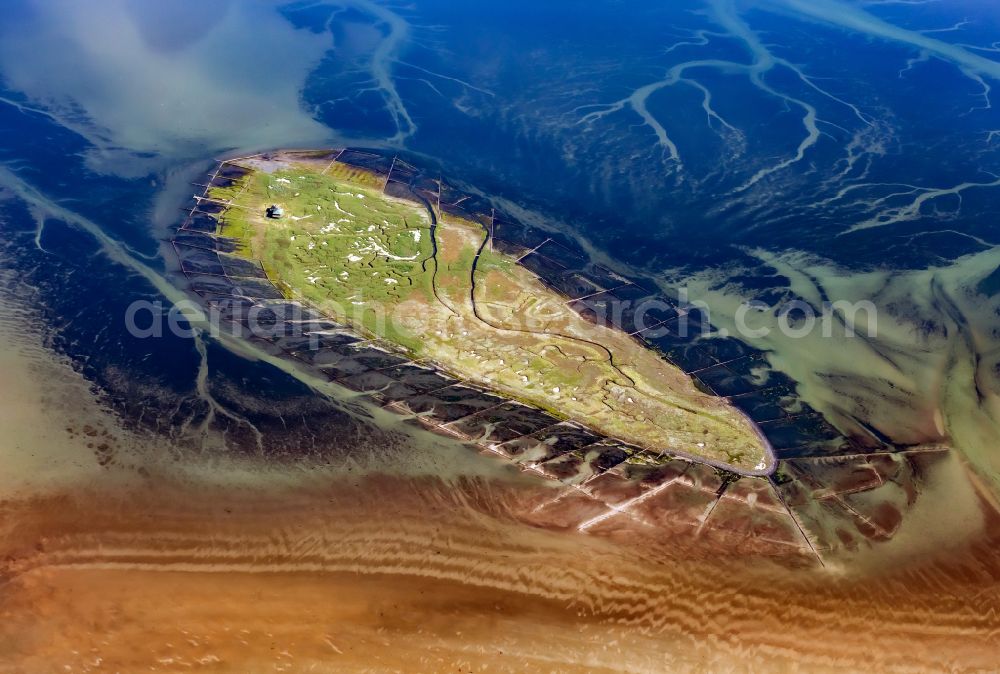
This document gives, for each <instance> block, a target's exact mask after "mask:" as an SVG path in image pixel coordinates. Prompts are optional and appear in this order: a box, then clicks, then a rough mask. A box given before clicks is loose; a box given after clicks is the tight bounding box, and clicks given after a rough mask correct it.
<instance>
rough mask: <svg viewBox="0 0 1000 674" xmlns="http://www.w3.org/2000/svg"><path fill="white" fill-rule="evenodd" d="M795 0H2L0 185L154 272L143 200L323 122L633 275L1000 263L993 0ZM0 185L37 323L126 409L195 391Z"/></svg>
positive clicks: (106, 278)
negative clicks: (83, 226)
mask: <svg viewBox="0 0 1000 674" xmlns="http://www.w3.org/2000/svg"><path fill="white" fill-rule="evenodd" d="M807 7H809V8H812V9H807V10H803V9H802V7H800V6H798V3H796V2H795V1H794V0H771V1H762V2H737V1H735V0H733V1H728V0H713V1H710V2H700V1H699V2H694V1H690V2H689V1H682V2H670V3H622V2H588V3H579V2H549V3H534V2H521V1H520V0H514V1H512V2H505V3H457V2H452V1H444V0H438V1H435V2H425V1H420V2H416V3H413V4H412V5H407V6H406V7H399V6H396V5H382V4H369V3H367V2H346V3H342V4H338V3H329V4H328V3H319V2H295V3H264V2H252V3H250V2H247V3H239V2H235V0H230V1H228V2H226V1H219V2H216V3H213V5H212V6H211V8H210V9H207V10H206V9H205V8H203V6H202V3H197V2H194V1H193V0H183V1H176V2H172V3H170V5H169V6H161V5H160V4H159V3H152V2H141V1H138V0H136V1H132V2H126V3H119V4H112V3H102V2H98V3H93V4H92V6H91V4H90V3H88V7H87V8H86V9H81V8H77V7H72V6H55V5H54V4H52V3H33V2H22V1H20V0H15V1H11V2H7V3H5V12H4V17H3V18H2V19H0V45H2V46H0V87H2V91H0V96H2V97H3V98H4V99H5V102H3V103H0V134H2V136H0V137H2V138H3V142H2V143H0V162H2V165H3V166H4V167H5V168H6V169H8V170H9V171H10V174H9V175H10V177H9V178H8V179H7V181H6V183H5V184H6V185H7V187H12V186H13V185H14V184H15V183H16V184H17V185H20V186H22V187H24V186H27V187H28V188H30V189H32V190H35V191H36V192H37V193H38V194H39V195H41V197H42V198H43V199H44V200H46V201H47V202H48V203H51V204H55V205H58V206H60V207H62V208H65V209H67V210H69V211H72V212H73V213H75V214H77V215H79V216H82V217H84V218H87V219H88V220H90V221H93V222H94V223H97V224H98V225H99V226H100V228H101V230H102V231H103V232H105V233H106V234H108V235H109V236H111V237H112V238H113V239H114V240H116V241H117V242H120V244H122V245H123V246H126V247H127V250H128V251H132V253H133V254H134V256H136V259H141V260H143V261H144V262H146V263H147V264H149V265H150V266H152V267H153V268H155V269H157V270H160V271H166V270H168V269H169V268H170V267H171V265H172V261H171V260H169V259H167V258H164V257H162V256H161V250H162V249H161V245H160V244H161V241H162V240H163V239H164V238H165V237H167V236H168V233H169V225H170V224H171V219H172V216H171V215H170V214H171V213H176V216H177V217H176V218H175V219H174V220H178V219H179V217H180V210H179V207H180V206H181V205H182V204H183V201H184V197H185V195H186V194H190V193H191V192H193V191H195V188H190V187H187V186H186V185H185V183H186V182H187V180H188V179H189V178H196V177H197V176H198V175H199V171H203V170H207V169H208V167H209V165H210V160H211V159H212V158H213V157H214V156H219V155H223V154H226V153H229V152H237V151H257V150H264V149H269V148H274V147H280V146H286V145H291V146H302V145H325V146H336V145H343V144H353V145H366V146H372V147H387V148H391V149H394V150H396V151H399V152H402V153H404V154H406V155H408V156H410V157H411V158H412V159H413V161H417V162H421V163H422V164H423V165H425V166H436V167H438V168H439V170H440V171H441V172H442V173H443V174H445V175H447V176H449V178H451V179H453V180H456V181H459V182H461V183H463V184H464V185H465V186H467V187H469V188H470V189H477V190H481V191H482V192H483V193H485V194H488V195H491V196H495V197H500V198H503V199H506V200H508V202H507V203H508V205H509V204H516V205H517V206H520V207H523V208H525V209H527V210H529V211H532V212H534V213H537V214H539V216H540V217H542V218H543V219H547V220H548V221H549V222H551V223H555V224H557V225H558V226H560V227H562V228H563V229H564V230H565V231H567V232H569V233H572V234H575V235H578V236H581V237H583V238H585V239H587V240H588V241H589V242H590V243H591V244H592V245H593V246H594V248H595V249H596V250H598V251H600V252H602V253H603V254H606V255H607V256H609V257H610V258H612V259H614V260H615V261H617V262H619V263H620V264H622V265H623V266H624V267H627V268H629V269H633V270H636V271H637V272H642V273H649V274H654V275H655V274H659V273H661V272H663V273H665V272H669V273H670V277H671V279H677V278H683V277H684V276H685V275H688V274H701V273H705V272H706V270H708V271H712V272H713V273H714V277H715V278H716V279H718V280H719V283H722V282H727V283H729V284H731V285H732V286H733V287H735V288H738V289H739V292H741V293H743V294H745V295H746V296H748V297H759V298H764V299H766V300H769V301H771V300H775V299H777V298H779V297H782V296H785V295H786V294H787V293H788V292H789V288H788V286H789V283H790V281H789V278H788V277H787V276H786V275H784V274H783V273H781V272H779V271H778V270H777V269H776V268H775V267H774V266H772V265H770V264H767V263H765V262H762V257H761V256H759V255H756V254H754V251H760V250H763V251H767V252H768V253H769V254H772V255H775V256H779V257H782V256H788V255H789V254H793V253H794V254H795V255H798V256H800V258H799V259H803V258H802V257H801V256H804V258H805V259H812V260H818V261H820V264H819V266H821V267H824V268H829V269H836V270H838V271H837V274H839V275H841V276H842V277H843V276H845V275H846V277H848V278H849V277H850V275H851V274H861V273H863V272H867V271H871V270H873V269H878V270H888V271H890V272H892V273H894V274H896V273H899V274H902V273H904V272H906V271H912V270H924V269H927V268H929V267H948V266H949V265H954V264H962V262H961V261H962V260H963V259H964V256H969V255H973V254H979V255H980V256H986V258H985V259H986V262H982V261H980V262H978V263H977V264H979V265H980V266H981V267H982V268H983V269H985V270H986V271H987V272H988V271H989V267H990V264H991V262H990V260H991V259H992V260H994V261H995V265H996V267H997V268H1000V257H998V255H997V252H996V248H995V246H996V244H997V243H998V241H1000V226H998V224H997V218H998V216H1000V199H998V198H997V197H998V194H1000V182H998V178H997V177H996V176H997V175H1000V112H998V110H997V109H995V108H994V107H993V101H992V100H991V98H990V95H991V94H992V93H993V92H992V90H991V89H992V88H995V86H996V84H997V82H998V80H1000V50H998V49H997V48H996V47H994V46H993V45H994V44H996V42H997V41H998V40H1000V7H998V6H996V5H993V4H991V3H986V2H981V1H970V2H949V3H927V4H884V5H881V4H875V3H873V4H870V5H865V4H862V3H854V2H846V1H845V2H837V1H834V0H817V2H815V3H809V4H808V6H807ZM966 21H967V23H963V22H966ZM644 87H647V88H650V89H651V93H650V94H649V96H648V97H645V98H643V97H637V92H642V91H643V88H644ZM630 97H631V98H630ZM644 116H645V117H644ZM813 117H815V119H813ZM813 125H815V130H816V132H817V134H818V135H817V136H816V137H815V138H814V139H813V138H812V137H811V133H812V131H811V127H812V126H813ZM994 132H995V133H994ZM800 151H801V158H797V153H799V152H800ZM995 182H997V183H998V186H990V185H989V184H990V183H995ZM166 188H169V189H168V192H166V194H167V196H166V197H164V196H163V195H164V189H166ZM16 192H17V190H16V189H15V190H13V191H12V192H11V193H9V194H8V199H6V200H5V202H4V208H5V210H4V213H3V216H2V218H0V238H2V255H0V264H2V265H3V267H5V268H9V269H11V270H14V271H15V272H17V273H18V274H20V275H21V277H22V279H23V280H24V282H25V283H27V284H30V285H32V286H34V287H36V288H37V300H36V301H35V306H36V308H37V310H38V326H36V327H40V328H41V329H42V331H43V332H44V334H46V335H47V338H48V340H49V342H50V343H51V344H52V345H53V346H54V347H55V348H56V349H58V350H59V351H61V352H63V353H66V354H68V355H69V356H71V358H72V359H73V361H74V362H75V363H76V364H77V366H78V367H79V369H80V370H81V371H82V372H83V373H84V374H85V375H86V376H87V377H88V378H89V379H90V380H91V381H93V382H94V383H95V386H96V387H97V389H98V390H100V391H101V393H102V395H105V396H107V397H108V399H109V400H111V401H112V402H113V403H114V404H115V405H117V406H118V407H119V408H121V409H122V410H123V411H125V412H126V413H127V416H130V417H135V416H136V415H137V414H139V413H140V412H141V409H142V408H144V407H146V408H149V409H151V410H154V412H153V413H152V414H150V415H149V417H147V420H148V419H149V418H153V419H155V420H156V422H155V425H156V426H158V427H159V428H160V429H161V430H162V429H163V428H167V429H169V428H170V427H171V425H172V424H179V423H182V422H183V421H184V420H185V419H187V420H190V419H191V418H199V415H203V414H204V413H205V411H204V409H203V407H204V406H203V404H202V403H199V402H197V401H196V397H197V396H195V394H194V381H195V376H196V373H197V371H198V367H199V364H200V362H201V359H200V357H199V356H198V354H197V352H196V350H195V348H194V345H193V343H192V342H191V340H185V339H180V338H173V337H167V338H164V339H162V340H155V341H149V340H143V341H138V340H134V339H133V338H131V337H129V336H128V335H127V333H126V331H125V325H124V321H123V320H121V317H122V316H123V314H124V311H125V307H126V306H127V305H128V304H129V303H130V302H132V301H134V300H136V299H142V298H148V299H151V300H155V299H158V298H159V293H158V292H157V291H156V290H155V288H154V287H153V286H152V285H150V284H149V282H148V281H146V280H145V279H143V278H141V277H140V276H137V275H136V274H135V273H133V272H132V271H129V270H128V269H127V268H126V267H124V266H123V265H121V264H119V263H118V262H115V261H113V260H110V259H109V258H108V257H107V256H105V255H104V254H102V253H101V252H100V246H99V245H98V243H97V242H96V241H95V239H94V238H93V237H92V236H91V235H90V234H88V233H86V232H83V231H81V230H80V229H79V228H77V227H74V226H73V225H72V224H71V223H65V222H61V221H60V219H59V218H58V217H53V216H52V215H51V214H50V215H48V216H46V219H47V223H46V225H45V227H44V229H43V230H42V233H41V235H40V236H39V238H38V243H39V244H40V247H39V246H36V228H37V222H36V216H38V215H39V209H38V208H37V207H36V208H35V209H34V210H35V212H34V213H32V212H31V211H30V210H29V209H28V208H27V206H26V204H25V203H24V200H23V199H21V198H18V197H17V196H16V195H15V194H16ZM921 199H923V201H920V200H921ZM154 209H155V210H154ZM41 210H43V211H44V209H41ZM143 256H145V257H143ZM947 290H948V292H951V293H954V294H956V295H962V294H965V295H969V294H970V293H971V294H972V295H975V294H976V293H979V294H980V295H983V296H984V297H985V296H987V295H995V294H996V283H995V282H994V283H991V282H988V281H983V282H980V283H977V284H976V285H975V286H973V287H971V289H970V288H965V287H958V286H956V287H952V288H948V289H947ZM984 301H985V300H984ZM913 311H914V312H916V313H920V312H921V311H933V307H931V308H928V307H920V306H918V307H915V308H914V309H913ZM927 320H935V318H934V316H929V317H928V318H927ZM994 351H995V349H994ZM209 362H210V366H211V370H212V375H211V381H212V382H214V384H215V385H216V386H217V389H218V390H219V391H223V390H225V391H232V390H234V389H235V390H242V394H241V395H245V398H244V399H243V400H242V401H240V400H235V399H234V400H230V401H229V403H230V404H232V405H234V406H236V407H240V408H243V407H247V406H249V407H252V406H253V405H252V404H251V403H250V402H247V401H250V400H252V399H253V398H254V397H255V396H258V397H265V396H266V397H269V398H280V397H282V396H284V397H286V398H287V399H288V400H305V399H308V398H309V396H308V391H307V390H306V389H304V387H302V385H301V384H299V383H298V382H295V381H294V380H292V379H291V378H290V377H287V376H285V375H281V374H280V373H276V372H275V371H273V370H271V369H269V368H267V367H266V366H254V367H250V366H248V365H247V363H246V362H245V361H243V360H241V359H238V358H235V357H233V356H230V355H228V354H226V353H225V352H224V351H222V350H221V349H219V348H217V347H214V346H213V347H211V352H210V357H209ZM315 404H317V405H320V403H315ZM326 413H328V414H329V415H332V417H331V418H338V419H339V418H340V417H339V416H338V415H340V412H339V411H337V409H335V408H334V407H333V406H330V407H329V409H328V410H327V412H322V413H321V412H316V414H317V415H319V416H322V414H326ZM265 416H266V415H265ZM345 423H346V422H345Z"/></svg>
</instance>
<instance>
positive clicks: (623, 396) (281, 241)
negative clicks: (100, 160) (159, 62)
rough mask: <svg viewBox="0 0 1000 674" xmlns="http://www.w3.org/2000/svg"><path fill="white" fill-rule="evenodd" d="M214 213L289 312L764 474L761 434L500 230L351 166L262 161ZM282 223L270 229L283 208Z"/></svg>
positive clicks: (610, 426) (523, 397)
mask: <svg viewBox="0 0 1000 674" xmlns="http://www.w3.org/2000/svg"><path fill="white" fill-rule="evenodd" d="M235 163H237V164H238V165H241V166H243V167H244V168H248V169H251V170H252V172H251V173H250V174H249V176H248V177H247V178H246V180H244V181H241V182H240V183H238V184H236V185H233V186H230V187H214V188H212V189H210V190H209V192H208V195H207V196H208V198H210V199H212V200H218V201H220V202H224V203H225V204H226V212H225V213H224V214H223V217H222V218H221V221H222V223H223V225H222V231H221V233H222V234H223V235H225V236H227V237H230V238H232V239H235V240H236V241H238V242H239V246H240V249H239V254H241V255H243V256H246V257H247V258H252V259H255V260H259V261H260V262H261V263H262V264H263V266H264V269H265V271H266V272H267V274H268V276H269V277H270V279H271V280H272V282H274V283H275V284H276V285H277V286H278V287H279V288H280V289H281V290H282V292H284V293H285V294H286V295H287V296H288V297H289V298H296V299H299V300H303V301H305V302H306V303H308V304H310V305H312V306H313V307H315V308H317V309H319V310H320V311H322V312H323V313H325V314H327V315H328V316H330V317H332V318H335V319H337V320H339V321H340V322H343V323H346V324H348V325H350V326H351V327H352V329H354V330H355V331H357V332H358V333H360V334H363V335H365V336H369V337H377V338H380V339H382V340H385V341H388V342H392V343H393V344H395V345H396V346H397V347H399V348H401V349H402V350H403V351H405V352H406V354H407V355H408V356H409V357H411V358H412V359H414V360H423V361H427V362H429V363H432V364H433V365H434V366H435V367H437V368H439V369H441V370H443V371H445V372H447V373H449V374H451V375H453V376H456V377H459V378H462V379H465V380H468V381H471V382H474V383H476V384H478V385H480V386H483V387H487V388H489V389H492V390H494V391H496V392H498V393H500V394H501V395H503V396H505V397H508V398H511V399H514V400H520V401H522V402H525V403H528V404H530V405H533V406H535V407H538V408H541V409H544V410H546V411H548V412H550V413H552V414H554V415H556V416H558V417H560V418H563V419H567V420H570V421H574V422H577V423H579V424H582V425H585V426H587V427H589V428H591V429H593V430H595V431H597V432H599V433H601V434H602V435H606V436H609V437H612V438H617V439H619V440H622V441H625V442H628V443H631V444H634V445H637V446H639V447H642V448H645V449H648V450H652V451H654V452H661V451H662V452H664V453H670V452H672V451H679V452H685V453H688V454H693V455H698V456H703V457H705V458H709V459H713V460H716V461H721V462H725V463H727V464H730V465H732V466H734V467H737V468H740V469H743V470H753V469H760V468H763V467H764V464H765V462H766V460H767V459H766V450H765V447H764V443H763V441H762V440H761V439H760V436H759V435H758V433H757V431H756V428H755V427H754V426H753V424H752V422H750V421H749V420H748V419H747V418H746V417H745V416H744V415H743V414H742V413H740V412H739V411H738V410H737V409H735V408H734V407H733V406H731V405H730V404H729V403H728V401H727V400H726V399H724V398H719V397H715V396H711V395H707V394H705V393H704V392H702V391H700V390H699V389H698V388H696V387H695V385H694V383H693V381H692V380H691V378H690V377H689V376H688V375H687V374H685V373H684V372H683V371H682V370H680V369H678V368H677V367H675V366H674V365H672V364H671V363H669V362H667V361H666V360H664V359H663V358H662V357H661V356H660V355H659V354H658V353H657V352H655V351H653V350H651V349H649V348H648V347H646V346H645V345H643V344H642V343H640V342H639V341H638V340H636V339H635V338H634V337H632V336H630V335H628V334H626V333H625V332H623V331H621V330H618V329H615V328H613V327H606V326H603V325H600V324H595V323H594V322H591V321H588V320H586V319H585V318H584V317H583V316H581V315H580V314H578V313H577V312H576V311H574V310H573V309H572V308H571V307H570V306H569V305H568V302H567V298H565V297H563V296H562V295H560V294H559V293H557V292H555V291H554V290H553V289H551V288H550V287H548V286H546V285H545V284H543V283H542V282H541V281H540V279H539V278H538V277H537V276H536V275H535V274H534V273H532V272H531V271H530V270H528V269H526V268H525V267H523V266H521V265H520V264H518V261H517V260H516V259H515V258H514V257H511V256H509V255H506V254H504V253H500V252H498V251H494V250H493V247H492V246H491V241H490V239H489V234H490V228H489V226H488V225H484V224H482V223H480V222H473V221H470V220H466V219H463V218H460V217H456V216H454V215H451V214H449V213H443V212H441V210H440V208H439V206H438V205H437V204H434V203H431V202H429V201H428V202H427V203H425V204H423V205H421V204H419V203H416V202H414V201H409V200H403V199H397V198H393V197H390V196H387V195H386V194H385V193H384V192H383V187H384V185H383V181H384V179H381V178H380V177H379V176H378V175H377V174H373V173H369V172H366V171H363V170H360V169H356V168H353V167H350V166H348V165H345V164H339V163H329V164H327V163H319V162H311V161H293V160H290V159H282V160H277V161H274V160H261V159H249V160H242V161H239V162H235ZM271 205H278V206H280V207H281V209H282V210H283V215H282V217H281V218H280V219H274V218H269V217H268V216H267V214H266V211H267V209H268V207H269V206H271Z"/></svg>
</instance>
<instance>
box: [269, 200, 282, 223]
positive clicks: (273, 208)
mask: <svg viewBox="0 0 1000 674" xmlns="http://www.w3.org/2000/svg"><path fill="white" fill-rule="evenodd" d="M284 215H285V211H284V209H282V208H281V206H278V205H277V204H271V205H270V206H268V207H267V217H269V218H274V219H275V220H277V219H279V218H281V217H282V216H284Z"/></svg>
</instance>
